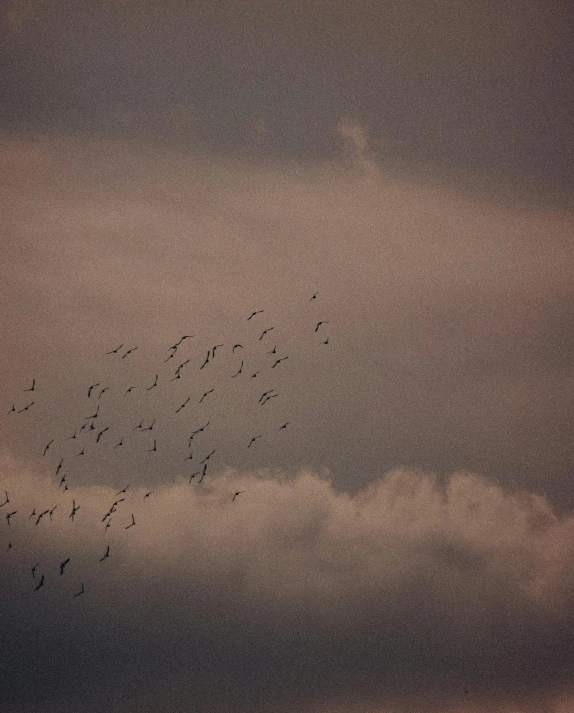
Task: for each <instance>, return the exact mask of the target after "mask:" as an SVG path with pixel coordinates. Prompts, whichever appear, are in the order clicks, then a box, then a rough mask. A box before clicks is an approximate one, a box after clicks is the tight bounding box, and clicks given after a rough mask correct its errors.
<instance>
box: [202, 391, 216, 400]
mask: <svg viewBox="0 0 574 713" xmlns="http://www.w3.org/2000/svg"><path fill="white" fill-rule="evenodd" d="M214 391H215V389H209V391H206V392H205V393H204V394H203V396H202V397H201V398H200V399H199V403H201V402H202V401H203V399H204V398H205V397H206V396H207V395H208V394H211V393H213V392H214Z"/></svg>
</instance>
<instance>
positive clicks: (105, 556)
mask: <svg viewBox="0 0 574 713" xmlns="http://www.w3.org/2000/svg"><path fill="white" fill-rule="evenodd" d="M109 556H110V546H109V545H108V546H107V547H106V554H105V555H104V556H103V557H102V558H101V559H100V562H103V561H104V560H105V559H106V558H107V557H109Z"/></svg>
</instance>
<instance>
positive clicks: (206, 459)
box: [199, 448, 215, 465]
mask: <svg viewBox="0 0 574 713" xmlns="http://www.w3.org/2000/svg"><path fill="white" fill-rule="evenodd" d="M214 453H215V448H214V449H213V450H212V451H211V453H210V454H209V455H207V456H205V458H204V459H203V460H202V461H200V463H199V465H203V463H205V462H206V461H208V460H209V459H210V458H211V456H212V455H213V454H214Z"/></svg>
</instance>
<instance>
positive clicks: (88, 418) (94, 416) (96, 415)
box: [86, 404, 100, 428]
mask: <svg viewBox="0 0 574 713" xmlns="http://www.w3.org/2000/svg"><path fill="white" fill-rule="evenodd" d="M99 413H100V404H98V407H97V409H96V413H95V414H94V415H93V416H86V421H89V420H90V419H92V418H97V417H98V414H99ZM92 426H93V424H92ZM92 426H90V428H92Z"/></svg>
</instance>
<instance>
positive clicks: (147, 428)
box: [142, 418, 155, 431]
mask: <svg viewBox="0 0 574 713" xmlns="http://www.w3.org/2000/svg"><path fill="white" fill-rule="evenodd" d="M154 426H155V418H154V419H153V421H152V422H151V423H150V425H149V426H147V427H146V428H142V431H152V430H153V427H154Z"/></svg>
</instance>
